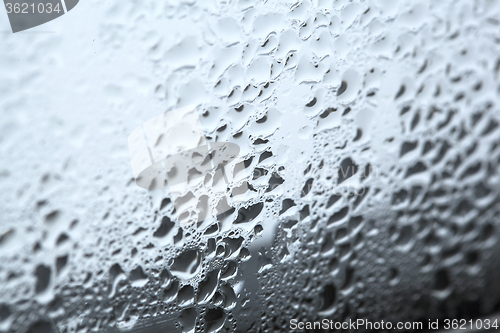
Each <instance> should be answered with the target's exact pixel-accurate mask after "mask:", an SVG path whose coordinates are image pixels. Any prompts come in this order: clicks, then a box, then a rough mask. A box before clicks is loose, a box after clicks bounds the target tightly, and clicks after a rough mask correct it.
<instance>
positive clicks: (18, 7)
mask: <svg viewBox="0 0 500 333" xmlns="http://www.w3.org/2000/svg"><path fill="white" fill-rule="evenodd" d="M5 8H6V9H7V14H11V13H15V14H42V13H44V14H50V13H52V12H56V13H59V12H61V10H62V9H61V8H60V7H59V3H58V4H56V5H55V6H53V5H52V4H51V3H50V2H49V3H46V4H44V3H38V4H36V5H35V4H34V3H32V4H27V3H9V2H7V3H6V4H5Z"/></svg>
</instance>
